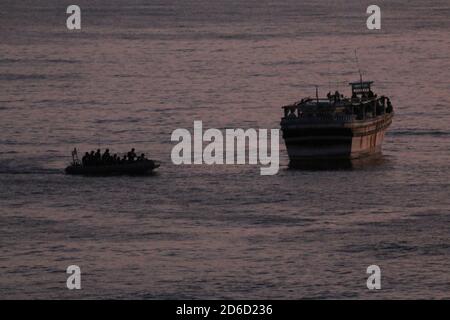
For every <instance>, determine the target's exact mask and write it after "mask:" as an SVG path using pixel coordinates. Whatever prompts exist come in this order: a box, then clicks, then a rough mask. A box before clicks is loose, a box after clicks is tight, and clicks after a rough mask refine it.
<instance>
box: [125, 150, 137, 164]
mask: <svg viewBox="0 0 450 320" xmlns="http://www.w3.org/2000/svg"><path fill="white" fill-rule="evenodd" d="M127 156H128V161H130V162H133V161H134V158H136V152H134V148H132V149H131V151H130V152H128V154H127Z"/></svg>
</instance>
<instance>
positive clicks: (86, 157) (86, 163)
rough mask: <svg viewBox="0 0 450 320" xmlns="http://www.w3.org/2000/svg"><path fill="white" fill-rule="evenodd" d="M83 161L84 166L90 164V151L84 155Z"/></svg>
mask: <svg viewBox="0 0 450 320" xmlns="http://www.w3.org/2000/svg"><path fill="white" fill-rule="evenodd" d="M81 163H82V164H83V166H84V167H86V166H88V165H89V153H88V152H86V153H85V154H84V156H83V158H81Z"/></svg>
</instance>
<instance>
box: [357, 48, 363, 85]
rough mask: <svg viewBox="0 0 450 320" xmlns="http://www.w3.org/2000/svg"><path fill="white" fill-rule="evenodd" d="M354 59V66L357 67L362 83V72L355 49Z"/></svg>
mask: <svg viewBox="0 0 450 320" xmlns="http://www.w3.org/2000/svg"><path fill="white" fill-rule="evenodd" d="M355 60H356V66H357V67H358V73H359V81H360V82H361V83H362V73H361V68H360V67H359V61H358V54H357V53H356V49H355Z"/></svg>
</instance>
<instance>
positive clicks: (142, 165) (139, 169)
mask: <svg viewBox="0 0 450 320" xmlns="http://www.w3.org/2000/svg"><path fill="white" fill-rule="evenodd" d="M133 150H134V149H133ZM105 162H106V163H105ZM105 162H103V161H99V162H94V163H85V160H83V161H80V160H79V159H78V154H77V149H74V150H73V151H72V163H71V164H70V165H69V166H68V167H67V168H66V169H65V172H66V174H71V175H103V176H107V175H145V174H149V173H151V172H153V170H155V169H156V168H159V166H160V162H159V161H155V160H150V159H145V158H140V159H137V160H127V161H120V163H114V162H111V161H105Z"/></svg>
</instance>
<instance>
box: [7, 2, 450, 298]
mask: <svg viewBox="0 0 450 320" xmlns="http://www.w3.org/2000/svg"><path fill="white" fill-rule="evenodd" d="M74 2H75V3H76V4H78V5H79V6H80V7H81V9H82V30H81V32H70V31H68V30H67V29H66V26H65V19H66V14H65V10H66V4H62V3H61V1H56V0H42V1H31V0H28V1H2V2H1V13H0V128H1V129H0V130H1V131H0V248H1V251H0V298H4V299H5V298H7V299H11V298H33V299H36V298H82V299H85V298H125V299H131V298H138V299H165V298H175V299H178V298H212V299H214V298H235V299H238V298H249V299H250V298H255V299H260V298H267V299H272V298H273V299H281V298H286V299H301V298H319V299H331V298H338V299H342V298H369V299H373V298H376V299H379V298H450V273H449V270H450V212H449V208H450V196H449V195H450V186H449V180H450V173H449V169H450V91H449V89H450V81H449V75H450V59H449V56H448V55H449V52H450V20H449V17H450V3H449V2H448V1H447V0H441V1H440V0H431V1H425V0H423V1H418V0H412V1H399V0H396V1H377V4H378V5H379V6H380V7H381V9H382V30H381V31H376V32H374V31H369V30H367V28H366V26H365V23H366V13H365V11H366V8H367V6H368V5H370V4H372V2H371V1H356V0H351V1H348V0H347V1H331V0H327V1H297V0H286V1H266V0H246V1H241V0H229V1H218V0H196V1H181V0H158V1H143V0H141V1H139V0H136V1H118V0H109V1H106V0H96V1H92V0H90V1H87V0H77V1H74ZM355 48H357V49H358V55H359V60H360V64H361V66H362V69H363V72H364V77H365V79H368V80H369V79H370V80H373V81H375V87H374V88H375V91H376V92H379V93H381V94H385V95H388V96H390V97H391V100H392V102H393V105H394V108H395V111H396V117H395V119H394V123H393V125H392V126H391V127H390V129H389V132H388V134H387V136H386V140H385V142H384V157H383V159H382V161H380V162H379V163H377V164H373V165H370V166H363V167H360V168H356V169H354V170H328V171H292V170H287V164H288V158H287V154H286V151H285V148H284V144H283V141H282V140H281V139H280V145H281V150H280V154H281V159H280V161H281V168H280V172H279V174H278V175H276V176H260V175H259V166H250V165H243V166H206V165H198V166H175V165H173V164H172V163H171V160H170V152H171V149H172V147H173V146H174V143H172V142H171V141H170V135H171V133H172V131H173V130H175V129H176V128H187V129H189V130H192V127H193V121H194V120H202V121H203V125H204V127H205V128H279V121H280V117H281V115H282V113H281V111H282V110H281V109H280V107H281V106H282V105H284V104H287V103H290V102H293V101H296V100H298V99H300V98H302V97H304V96H307V95H314V90H315V89H314V85H315V84H318V85H320V88H319V90H320V91H321V92H322V93H323V94H326V92H328V91H329V90H330V89H333V90H335V89H336V88H338V89H339V90H340V91H342V92H345V93H346V94H348V93H349V90H348V89H347V88H346V83H347V82H348V81H353V80H355V79H358V76H357V72H356V67H355V63H354V53H353V51H354V49H355ZM131 146H134V147H135V148H136V149H137V150H138V151H142V152H146V153H147V154H149V155H150V157H152V158H155V159H159V160H161V161H162V162H163V165H162V166H161V168H160V169H159V170H158V174H157V175H155V176H150V177H111V178H106V177H104V178H88V177H73V176H66V175H64V174H63V169H64V167H65V166H66V165H67V164H68V162H69V161H70V151H71V149H73V147H77V148H78V149H79V150H81V151H85V150H88V149H89V150H90V149H93V148H97V147H101V148H105V147H109V148H110V149H112V151H113V152H123V151H127V150H128V149H129V148H130V147H131ZM72 264H76V265H79V266H80V267H81V271H82V290H73V291H69V290H67V288H66V284H65V282H66V277H67V275H66V273H65V270H66V268H67V266H69V265H72ZM372 264H376V265H379V266H380V267H381V271H382V290H380V291H377V292H372V291H369V290H368V289H367V288H366V279H367V275H366V268H367V267H368V266H369V265H372Z"/></svg>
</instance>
